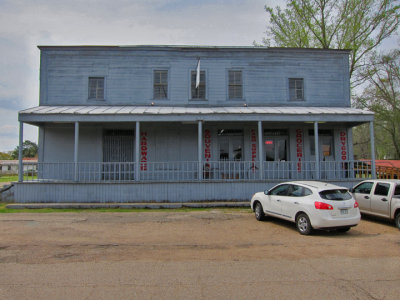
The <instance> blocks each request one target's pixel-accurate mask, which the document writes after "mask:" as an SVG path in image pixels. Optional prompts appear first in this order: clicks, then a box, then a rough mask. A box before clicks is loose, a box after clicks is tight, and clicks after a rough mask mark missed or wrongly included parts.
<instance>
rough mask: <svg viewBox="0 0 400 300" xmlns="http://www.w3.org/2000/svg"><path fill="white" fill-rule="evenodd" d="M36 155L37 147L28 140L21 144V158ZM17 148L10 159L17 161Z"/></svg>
mask: <svg viewBox="0 0 400 300" xmlns="http://www.w3.org/2000/svg"><path fill="white" fill-rule="evenodd" d="M37 153H38V146H37V145H36V144H35V143H34V142H31V141H29V140H26V141H24V142H23V143H22V157H35V156H36V155H37ZM18 156H19V146H17V147H16V148H15V149H14V151H13V152H12V154H11V157H12V159H18Z"/></svg>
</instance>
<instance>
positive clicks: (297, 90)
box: [289, 78, 304, 101]
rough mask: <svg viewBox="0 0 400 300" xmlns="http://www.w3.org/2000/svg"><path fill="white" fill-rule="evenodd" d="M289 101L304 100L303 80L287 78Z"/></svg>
mask: <svg viewBox="0 0 400 300" xmlns="http://www.w3.org/2000/svg"><path fill="white" fill-rule="evenodd" d="M289 100H291V101H301V100H304V79H303V78H289Z"/></svg>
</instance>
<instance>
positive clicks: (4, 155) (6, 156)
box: [0, 152, 11, 160]
mask: <svg viewBox="0 0 400 300" xmlns="http://www.w3.org/2000/svg"><path fill="white" fill-rule="evenodd" d="M0 159H1V160H8V159H11V155H10V154H8V153H5V152H0Z"/></svg>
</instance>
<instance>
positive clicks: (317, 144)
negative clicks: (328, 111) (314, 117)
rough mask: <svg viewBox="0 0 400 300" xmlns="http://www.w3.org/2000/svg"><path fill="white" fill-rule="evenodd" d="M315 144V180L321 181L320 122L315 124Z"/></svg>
mask: <svg viewBox="0 0 400 300" xmlns="http://www.w3.org/2000/svg"><path fill="white" fill-rule="evenodd" d="M314 142H315V147H314V148H315V179H317V180H319V179H320V174H321V172H320V165H319V139H318V122H314Z"/></svg>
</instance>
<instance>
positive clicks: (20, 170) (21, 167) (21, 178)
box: [18, 122, 24, 182]
mask: <svg viewBox="0 0 400 300" xmlns="http://www.w3.org/2000/svg"><path fill="white" fill-rule="evenodd" d="M23 141H24V123H23V122H19V149H18V182H23V181H24V165H23V162H22V154H23V152H22V150H23V149H22V148H23V143H24V142H23Z"/></svg>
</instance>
